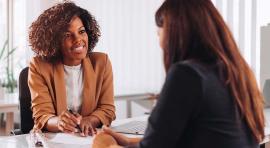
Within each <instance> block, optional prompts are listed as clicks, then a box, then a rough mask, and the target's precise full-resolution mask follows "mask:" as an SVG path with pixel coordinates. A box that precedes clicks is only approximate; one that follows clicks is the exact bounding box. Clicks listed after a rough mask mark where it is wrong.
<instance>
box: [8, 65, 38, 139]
mask: <svg viewBox="0 0 270 148" xmlns="http://www.w3.org/2000/svg"><path fill="white" fill-rule="evenodd" d="M28 69H29V68H28V67H26V68H24V69H23V70H22V71H21V72H20V75H19V102H20V117H21V123H20V124H21V126H20V129H15V130H14V131H12V132H11V134H13V135H20V134H27V133H29V131H30V130H31V129H32V128H33V126H34V121H33V118H32V113H33V112H32V110H31V94H30V90H29V87H28Z"/></svg>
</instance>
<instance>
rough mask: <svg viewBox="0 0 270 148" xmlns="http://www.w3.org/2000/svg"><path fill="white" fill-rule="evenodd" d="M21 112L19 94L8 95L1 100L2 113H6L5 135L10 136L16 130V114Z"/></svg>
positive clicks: (0, 110) (0, 109)
mask: <svg viewBox="0 0 270 148" xmlns="http://www.w3.org/2000/svg"><path fill="white" fill-rule="evenodd" d="M18 111H19V101H18V95H17V94H6V95H5V96H4V98H0V113H6V115H7V116H6V128H5V130H6V131H5V133H6V135H8V134H9V133H10V131H11V130H12V129H13V128H14V113H15V112H18Z"/></svg>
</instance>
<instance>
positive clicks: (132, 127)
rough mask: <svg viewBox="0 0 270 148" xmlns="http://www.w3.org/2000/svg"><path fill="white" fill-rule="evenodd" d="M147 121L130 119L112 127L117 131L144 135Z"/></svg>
mask: <svg viewBox="0 0 270 148" xmlns="http://www.w3.org/2000/svg"><path fill="white" fill-rule="evenodd" d="M146 126H147V121H130V122H127V123H124V124H121V125H119V126H115V127H112V129H113V130H114V131H116V132H118V133H125V134H135V135H144V132H145V130H146Z"/></svg>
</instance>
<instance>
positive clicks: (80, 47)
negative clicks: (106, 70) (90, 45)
mask: <svg viewBox="0 0 270 148" xmlns="http://www.w3.org/2000/svg"><path fill="white" fill-rule="evenodd" d="M74 50H75V51H81V50H83V46H79V47H77V48H74Z"/></svg>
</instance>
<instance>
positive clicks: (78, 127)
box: [68, 109, 82, 133]
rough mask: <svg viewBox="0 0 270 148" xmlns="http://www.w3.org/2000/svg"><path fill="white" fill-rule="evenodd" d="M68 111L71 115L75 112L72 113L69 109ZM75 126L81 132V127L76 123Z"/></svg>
mask: <svg viewBox="0 0 270 148" xmlns="http://www.w3.org/2000/svg"><path fill="white" fill-rule="evenodd" d="M68 112H70V113H71V114H72V115H74V116H75V114H74V113H73V111H72V110H71V109H68ZM76 128H77V129H78V130H79V131H80V133H82V129H81V128H80V126H79V125H78V124H77V123H76Z"/></svg>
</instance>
